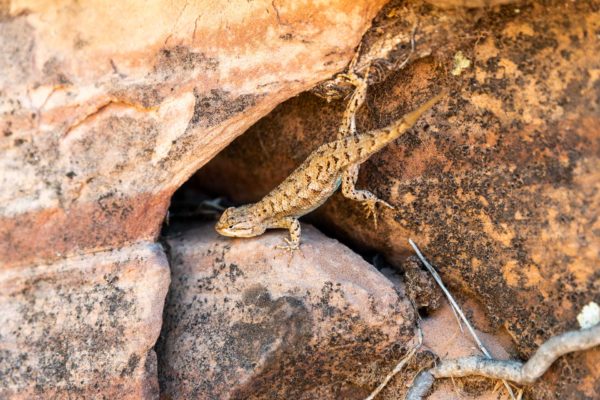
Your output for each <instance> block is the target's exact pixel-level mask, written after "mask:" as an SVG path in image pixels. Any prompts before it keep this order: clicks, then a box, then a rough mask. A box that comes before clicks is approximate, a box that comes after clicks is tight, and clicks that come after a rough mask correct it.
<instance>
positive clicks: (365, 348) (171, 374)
mask: <svg viewBox="0 0 600 400" xmlns="http://www.w3.org/2000/svg"><path fill="white" fill-rule="evenodd" d="M303 229H304V242H303V244H302V248H301V250H300V251H298V252H297V253H295V254H293V255H290V254H288V253H286V252H284V251H281V250H278V249H275V246H276V245H279V244H281V241H282V238H283V234H280V233H269V234H266V235H264V236H261V237H260V238H254V239H228V238H222V237H218V236H217V235H216V233H214V231H213V227H212V226H204V227H203V228H199V229H194V230H187V231H183V232H182V233H179V234H175V235H173V236H169V237H168V239H167V241H168V244H169V246H170V254H171V259H172V261H171V268H172V274H173V275H172V276H173V278H172V284H171V288H170V291H169V295H168V299H167V305H166V309H165V321H164V325H163V330H162V333H161V340H160V341H159V344H158V347H157V352H158V357H159V379H160V386H161V396H162V397H163V398H165V399H189V398H197V399H215V398H219V399H227V398H244V399H249V398H264V399H276V398H279V399H283V398H288V399H312V398H320V399H330V398H331V399H334V398H335V399H340V398H343V399H363V398H365V397H366V396H367V395H368V394H369V393H370V391H371V390H372V389H373V388H374V387H376V386H377V384H379V383H380V382H381V380H382V379H383V377H384V376H385V375H386V374H387V373H388V372H389V371H390V370H391V369H392V368H393V366H394V365H395V363H396V362H397V361H398V360H399V359H400V358H401V356H402V354H403V353H404V352H405V351H406V350H407V348H408V346H409V345H410V341H411V339H413V334H414V329H413V328H414V322H415V321H414V317H415V316H414V314H413V311H412V307H411V306H410V303H409V302H408V301H407V300H406V298H405V297H403V295H402V293H401V291H399V290H398V289H397V288H394V286H393V285H392V283H391V282H390V281H388V280H387V279H386V278H385V277H384V276H383V275H381V274H380V273H379V272H378V271H377V270H376V269H375V268H374V267H372V266H371V265H369V264H368V263H366V262H365V261H363V260H362V259H361V258H360V257H358V256H357V255H355V254H354V253H352V252H351V251H349V250H348V249H347V248H345V247H344V246H342V245H340V244H339V243H338V242H336V241H335V240H331V239H328V238H326V237H324V236H323V235H322V234H319V233H318V232H317V231H316V230H315V229H313V228H311V227H304V228H303Z"/></svg>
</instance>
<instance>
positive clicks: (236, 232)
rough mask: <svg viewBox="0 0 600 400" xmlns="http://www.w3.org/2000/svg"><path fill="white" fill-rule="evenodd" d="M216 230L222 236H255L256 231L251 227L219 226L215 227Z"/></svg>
mask: <svg viewBox="0 0 600 400" xmlns="http://www.w3.org/2000/svg"><path fill="white" fill-rule="evenodd" d="M217 232H218V233H219V234H221V235H223V236H229V237H244V238H248V237H253V236H256V233H254V232H253V231H252V229H229V228H219V227H217Z"/></svg>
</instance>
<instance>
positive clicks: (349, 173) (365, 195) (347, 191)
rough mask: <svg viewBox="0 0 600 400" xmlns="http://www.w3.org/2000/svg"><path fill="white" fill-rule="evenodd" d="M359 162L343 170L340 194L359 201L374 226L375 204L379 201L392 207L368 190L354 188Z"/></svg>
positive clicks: (375, 219) (375, 218)
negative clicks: (371, 218)
mask: <svg viewBox="0 0 600 400" xmlns="http://www.w3.org/2000/svg"><path fill="white" fill-rule="evenodd" d="M359 168H360V164H355V165H353V166H351V167H350V168H348V169H347V170H346V171H344V173H343V175H342V194H343V195H344V197H346V198H348V199H352V200H356V201H360V202H361V203H363V205H364V206H365V207H366V208H367V214H369V216H370V215H372V216H373V220H374V221H375V227H377V213H376V212H375V204H377V203H381V204H383V205H384V206H386V207H389V208H391V209H393V208H394V207H393V206H392V205H391V204H389V203H388V202H386V201H384V200H381V199H379V198H377V196H375V195H374V194H373V193H371V192H369V191H368V190H360V189H356V187H355V185H356V180H357V179H358V170H359Z"/></svg>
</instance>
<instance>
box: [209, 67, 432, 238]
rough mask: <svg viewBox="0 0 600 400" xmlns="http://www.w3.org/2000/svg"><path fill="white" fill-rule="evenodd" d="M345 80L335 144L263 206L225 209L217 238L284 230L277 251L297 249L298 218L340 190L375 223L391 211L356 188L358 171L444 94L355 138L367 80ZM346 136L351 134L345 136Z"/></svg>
mask: <svg viewBox="0 0 600 400" xmlns="http://www.w3.org/2000/svg"><path fill="white" fill-rule="evenodd" d="M348 78H349V79H350V80H351V81H352V82H353V84H355V85H356V87H357V89H356V91H355V92H354V94H353V95H352V98H351V99H350V101H349V105H348V108H347V110H346V112H345V113H344V120H343V123H342V126H341V128H340V133H339V135H338V138H337V140H335V141H333V142H330V143H326V144H323V145H322V146H320V147H319V148H318V149H317V150H315V151H314V152H313V153H312V154H311V155H310V156H309V157H308V158H307V159H306V160H305V161H304V162H303V163H302V164H301V165H300V166H299V167H298V168H296V170H294V172H292V174H291V175H289V176H288V177H287V178H286V179H285V180H284V181H283V182H281V183H280V184H279V186H277V187H276V188H275V189H273V190H272V191H271V192H270V193H269V194H267V195H266V196H265V197H264V198H263V199H262V200H260V201H258V202H256V203H252V204H246V205H243V206H240V207H230V208H228V209H226V210H225V212H224V213H223V215H222V216H221V218H220V219H219V222H218V223H217V225H216V227H215V229H216V230H217V232H218V233H220V234H221V235H224V236H229V237H254V236H259V235H261V234H263V233H264V232H265V231H266V230H267V229H276V228H281V229H288V230H289V233H290V238H289V239H287V238H285V239H284V240H285V241H286V243H287V245H283V246H278V248H283V249H287V250H295V249H298V248H299V245H300V222H299V221H298V218H300V217H301V216H303V215H305V214H308V213H309V212H311V211H313V210H315V209H316V208H317V207H319V206H320V205H322V204H323V203H324V202H325V201H326V200H327V199H328V198H329V197H330V196H331V195H332V194H333V193H334V192H335V191H336V190H337V189H338V188H339V187H340V186H341V188H342V194H343V195H344V196H345V197H347V198H349V199H353V200H356V201H360V202H362V203H363V204H365V205H366V206H367V208H368V210H369V211H370V212H371V213H372V214H373V216H374V217H376V215H375V205H376V204H377V203H380V204H383V205H385V206H388V207H391V206H390V205H389V204H388V203H386V202H385V201H383V200H380V199H378V198H377V197H376V196H375V195H374V194H373V193H371V192H369V191H367V190H358V189H356V188H355V183H356V180H357V179H358V169H359V166H360V164H361V163H363V162H364V161H366V160H367V159H368V158H369V157H370V156H371V155H373V154H374V153H376V152H377V151H379V150H381V149H382V148H383V147H385V146H386V145H387V144H388V143H390V142H392V141H394V140H395V139H397V138H398V137H399V136H401V135H402V134H403V133H404V132H406V131H407V130H408V129H410V128H411V127H412V126H413V125H414V124H415V123H416V122H417V120H418V119H419V118H420V117H421V115H422V114H423V113H425V112H426V111H427V110H429V109H430V108H431V107H432V106H433V105H434V104H436V103H437V102H438V101H439V100H440V99H441V98H442V97H443V95H444V92H442V93H441V94H438V95H437V96H435V97H433V98H431V99H430V100H428V101H427V102H425V103H424V104H423V105H422V106H420V107H419V108H417V109H416V110H414V111H412V112H410V113H408V114H407V115H405V116H404V117H402V118H401V119H399V120H397V121H395V122H394V123H392V124H391V125H389V126H387V127H386V128H383V129H379V130H373V131H370V132H366V133H361V134H357V133H356V132H355V118H354V115H355V112H356V109H357V108H358V107H360V105H361V104H362V102H363V101H364V98H365V93H366V86H367V85H366V78H365V79H359V78H358V77H356V75H354V74H350V75H348ZM347 131H350V133H351V134H350V135H346V133H347ZM375 221H377V220H375Z"/></svg>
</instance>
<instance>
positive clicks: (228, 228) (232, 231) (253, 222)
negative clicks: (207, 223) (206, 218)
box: [215, 204, 266, 237]
mask: <svg viewBox="0 0 600 400" xmlns="http://www.w3.org/2000/svg"><path fill="white" fill-rule="evenodd" d="M250 206H251V204H248V205H245V206H241V207H237V208H236V207H229V208H228V209H227V210H225V212H224V213H223V215H221V218H220V219H219V222H217V225H216V226H215V229H216V230H217V232H218V233H220V234H221V235H223V236H229V237H253V236H258V235H261V234H263V233H264V232H265V229H266V227H265V226H264V224H263V222H262V220H261V219H260V218H259V217H258V216H255V214H254V213H252V212H251V210H250Z"/></svg>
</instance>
